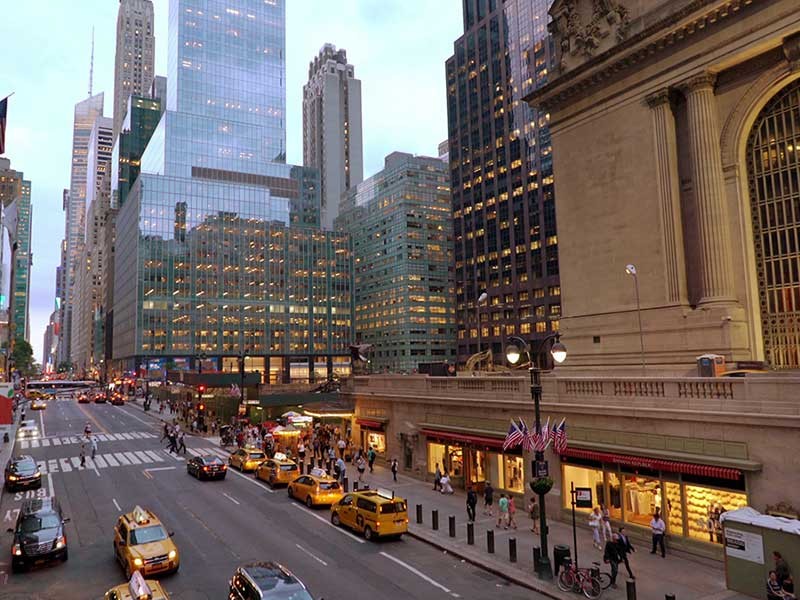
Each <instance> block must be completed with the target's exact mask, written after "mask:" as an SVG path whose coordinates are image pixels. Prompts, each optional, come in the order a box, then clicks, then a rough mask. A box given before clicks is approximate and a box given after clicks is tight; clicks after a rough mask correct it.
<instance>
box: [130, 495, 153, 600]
mask: <svg viewBox="0 0 800 600" xmlns="http://www.w3.org/2000/svg"><path fill="white" fill-rule="evenodd" d="M133 520H134V521H136V522H137V523H138V524H139V525H143V524H145V523H147V522H149V521H150V513H149V512H147V511H146V510H145V509H143V508H142V507H141V506H139V505H138V504H137V505H136V507H135V508H134V509H133ZM134 597H135V596H134Z"/></svg>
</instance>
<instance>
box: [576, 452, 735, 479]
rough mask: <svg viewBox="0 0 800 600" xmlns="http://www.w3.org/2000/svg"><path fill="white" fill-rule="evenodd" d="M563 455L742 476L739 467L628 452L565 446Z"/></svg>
mask: <svg viewBox="0 0 800 600" xmlns="http://www.w3.org/2000/svg"><path fill="white" fill-rule="evenodd" d="M563 454H564V456H571V457H573V458H583V459H586V460H596V461H599V462H605V463H616V464H620V465H626V466H628V467H641V468H642V469H651V470H653V471H666V472H669V473H686V474H687V475H698V476H701V477H715V478H717V479H732V480H738V479H739V478H741V476H742V472H741V471H740V470H739V469H731V468H729V467H715V466H713V465H700V464H697V463H688V462H680V461H676V460H662V459H660V458H647V457H646V456H632V455H630V454H614V453H611V452H598V451H596V450H582V449H580V448H567V449H566V450H564V453H563Z"/></svg>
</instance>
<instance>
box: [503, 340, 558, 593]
mask: <svg viewBox="0 0 800 600" xmlns="http://www.w3.org/2000/svg"><path fill="white" fill-rule="evenodd" d="M508 341H509V344H508V346H507V347H506V359H507V360H508V362H509V363H511V364H512V365H516V364H517V363H518V362H519V361H520V359H521V358H522V355H523V354H524V353H527V354H528V359H529V361H530V368H529V369H528V372H529V373H530V379H531V399H532V400H533V414H534V427H535V431H536V432H537V433H541V428H542V416H541V412H540V404H541V401H542V381H541V374H542V367H541V365H540V364H539V355H540V354H541V352H542V349H544V347H545V344H547V343H548V342H551V341H552V342H553V345H552V347H551V348H550V355H551V356H552V357H553V360H554V361H555V362H556V363H562V362H564V359H566V358H567V349H566V348H565V347H564V344H562V343H561V341H560V335H559V334H558V333H551V334H550V335H548V336H547V337H545V338H543V339H542V340H541V341H540V342H539V345H538V346H537V347H536V351H535V352H534V353H531V350H530V345H529V344H528V343H527V342H526V341H525V340H523V339H522V338H519V337H516V336H512V337H510V338H509V339H508ZM549 475H550V473H549V470H548V467H547V463H546V462H545V460H544V450H536V451H535V452H534V473H533V477H534V480H533V481H532V482H531V489H532V490H533V491H534V492H535V493H536V494H537V495H538V496H539V544H540V547H541V559H540V560H539V577H540V578H541V579H552V578H553V570H552V568H551V567H550V552H549V550H548V547H547V512H546V507H545V496H546V494H547V492H548V491H550V490H549V489H544V487H543V485H544V484H543V483H540V482H539V480H540V479H546V478H549ZM537 483H539V485H536V484H537Z"/></svg>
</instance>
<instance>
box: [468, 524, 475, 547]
mask: <svg viewBox="0 0 800 600" xmlns="http://www.w3.org/2000/svg"><path fill="white" fill-rule="evenodd" d="M467 544H469V545H470V546H474V545H475V524H474V523H467Z"/></svg>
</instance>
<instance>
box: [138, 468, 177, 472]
mask: <svg viewBox="0 0 800 600" xmlns="http://www.w3.org/2000/svg"><path fill="white" fill-rule="evenodd" d="M174 470H175V467H153V468H152V469H145V471H147V472H150V473H152V472H153V471H174Z"/></svg>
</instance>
